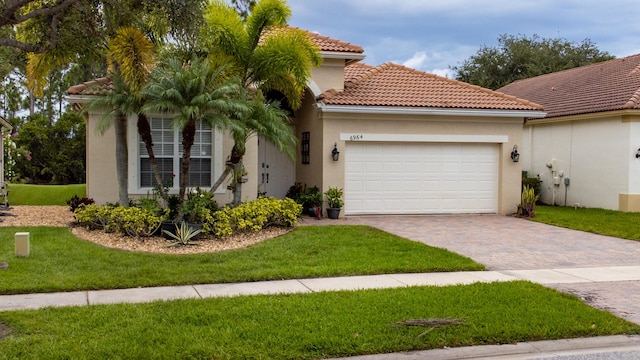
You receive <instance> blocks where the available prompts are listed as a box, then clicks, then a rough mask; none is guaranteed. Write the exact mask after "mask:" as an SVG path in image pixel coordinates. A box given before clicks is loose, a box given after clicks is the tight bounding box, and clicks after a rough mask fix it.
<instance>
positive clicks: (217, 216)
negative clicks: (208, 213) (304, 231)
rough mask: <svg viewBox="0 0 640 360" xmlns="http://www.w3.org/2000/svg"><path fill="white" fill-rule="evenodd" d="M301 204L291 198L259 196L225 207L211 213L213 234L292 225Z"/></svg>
mask: <svg viewBox="0 0 640 360" xmlns="http://www.w3.org/2000/svg"><path fill="white" fill-rule="evenodd" d="M301 212H302V206H301V205H300V204H298V203H296V202H295V201H294V200H292V199H289V198H287V199H284V200H279V199H276V198H272V197H271V198H266V197H261V198H258V199H256V200H254V201H251V202H246V203H243V204H240V205H239V206H237V207H235V208H230V207H225V208H223V209H221V210H219V211H217V212H216V213H214V214H213V217H212V218H213V224H212V227H213V229H214V232H215V235H216V236H218V237H225V236H230V235H232V234H234V233H236V232H243V231H254V232H257V231H260V230H262V229H264V228H266V227H269V226H284V227H292V226H294V225H295V223H296V222H297V221H298V217H299V216H300V214H301Z"/></svg>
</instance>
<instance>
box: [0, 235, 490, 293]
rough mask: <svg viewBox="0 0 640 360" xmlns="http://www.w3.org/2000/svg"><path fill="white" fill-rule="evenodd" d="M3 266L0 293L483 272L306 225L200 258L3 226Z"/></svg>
mask: <svg viewBox="0 0 640 360" xmlns="http://www.w3.org/2000/svg"><path fill="white" fill-rule="evenodd" d="M18 231H28V232H30V234H31V256H30V257H28V258H17V257H15V255H14V241H13V238H14V234H15V233H16V232H18ZM128 241H136V240H135V239H133V238H128ZM209 241H215V240H209ZM0 261H2V262H8V263H9V269H8V270H3V271H2V273H1V275H2V281H0V294H16V293H31V292H55V291H74V290H88V289H115V288H132V287H148V286H165V285H183V284H202V283H222V282H247V281H259V280H280V279H293V278H313V277H331V276H347V275H373V274H384V273H411V272H433V271H463V270H484V266H482V265H480V264H478V263H475V262H473V261H472V260H470V259H468V258H465V257H462V256H460V255H457V254H454V253H452V252H449V251H447V250H444V249H438V248H433V247H429V246H427V245H424V244H421V243H417V242H413V241H409V240H406V239H403V238H400V237H397V236H395V235H391V234H389V233H386V232H383V231H380V230H376V229H373V228H370V227H365V226H304V227H299V228H296V229H295V230H294V231H292V232H290V233H288V234H286V235H284V236H281V237H278V238H274V239H270V240H267V241H264V242H262V243H259V244H256V245H254V246H251V247H249V248H246V249H240V250H234V251H225V252H220V253H209V254H197V255H162V254H149V253H136V252H125V251H120V250H114V249H108V248H104V247H102V246H98V245H95V244H93V243H90V242H87V241H84V240H80V239H77V238H76V237H75V236H73V235H72V234H71V233H70V232H69V230H68V229H66V228H51V227H24V228H21V227H4V228H0Z"/></svg>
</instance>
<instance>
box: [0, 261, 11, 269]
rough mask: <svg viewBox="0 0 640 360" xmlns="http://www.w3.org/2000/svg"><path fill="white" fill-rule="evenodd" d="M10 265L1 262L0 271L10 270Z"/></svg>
mask: <svg viewBox="0 0 640 360" xmlns="http://www.w3.org/2000/svg"><path fill="white" fill-rule="evenodd" d="M8 268H9V263H5V262H0V270H4V269H8Z"/></svg>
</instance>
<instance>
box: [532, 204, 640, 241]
mask: <svg viewBox="0 0 640 360" xmlns="http://www.w3.org/2000/svg"><path fill="white" fill-rule="evenodd" d="M531 220H533V221H537V222H541V223H545V224H549V225H555V226H560V227H565V228H569V229H574V230H581V231H587V232H591V233H595V234H601V235H608V236H614V237H619V238H622V239H630V240H640V213H626V212H621V211H614V210H604V209H585V208H578V209H574V208H573V207H563V206H536V216H535V217H534V218H532V219H531Z"/></svg>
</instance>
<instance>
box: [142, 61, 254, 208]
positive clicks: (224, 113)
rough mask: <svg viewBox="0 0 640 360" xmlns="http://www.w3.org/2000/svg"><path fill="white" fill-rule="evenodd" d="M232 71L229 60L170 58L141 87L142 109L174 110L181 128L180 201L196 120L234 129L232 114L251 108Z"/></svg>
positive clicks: (186, 181)
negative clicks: (212, 60)
mask: <svg viewBox="0 0 640 360" xmlns="http://www.w3.org/2000/svg"><path fill="white" fill-rule="evenodd" d="M229 73H230V66H229V65H228V64H215V63H212V62H211V61H209V60H207V59H199V58H193V59H192V60H191V61H189V62H187V63H183V62H182V61H180V60H179V59H170V60H168V61H167V62H166V63H164V64H163V65H161V66H159V67H157V68H155V69H154V71H153V73H152V75H151V79H150V81H149V83H148V85H147V86H146V87H145V88H144V89H143V90H142V94H143V96H145V97H146V98H147V104H146V105H145V106H144V108H143V111H145V112H160V113H169V114H172V115H173V116H174V118H173V120H172V121H173V125H174V128H176V129H180V130H181V134H182V161H181V165H180V179H179V181H180V192H179V198H180V200H181V202H182V200H184V197H185V191H186V188H187V183H188V176H189V164H190V159H191V147H192V145H193V143H194V137H195V132H196V125H197V123H198V122H200V121H201V122H204V123H206V124H207V125H209V126H211V127H212V128H219V129H232V131H233V129H234V126H236V124H235V123H234V122H232V121H231V120H230V119H229V117H230V116H243V114H244V113H245V112H247V111H248V108H247V106H246V104H245V102H243V101H242V100H241V99H239V92H240V89H241V86H240V83H239V81H238V79H237V78H235V77H229Z"/></svg>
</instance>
